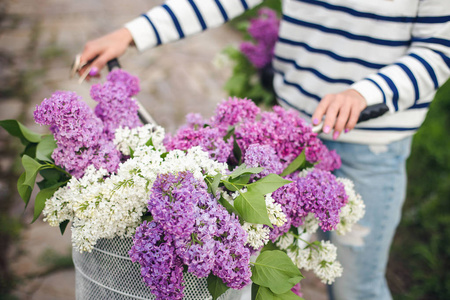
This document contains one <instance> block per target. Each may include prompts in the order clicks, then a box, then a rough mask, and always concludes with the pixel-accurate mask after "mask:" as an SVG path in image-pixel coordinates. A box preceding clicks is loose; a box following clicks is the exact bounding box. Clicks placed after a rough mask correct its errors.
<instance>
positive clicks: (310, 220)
mask: <svg viewBox="0 0 450 300" xmlns="http://www.w3.org/2000/svg"><path fill="white" fill-rule="evenodd" d="M319 223H320V220H319V219H317V218H316V216H315V215H314V213H311V212H310V213H308V215H307V216H306V217H305V219H304V221H303V225H302V226H300V227H299V232H304V233H307V234H313V233H315V232H316V231H317V229H319Z"/></svg>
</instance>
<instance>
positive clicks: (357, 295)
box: [324, 137, 411, 300]
mask: <svg viewBox="0 0 450 300" xmlns="http://www.w3.org/2000/svg"><path fill="white" fill-rule="evenodd" d="M324 143H325V144H326V146H327V147H328V148H329V149H335V150H336V151H337V153H338V154H339V155H340V156H341V159H342V167H341V168H340V169H339V170H337V171H336V172H335V175H336V176H338V177H346V178H349V179H351V180H353V182H354V183H355V189H356V191H357V192H358V193H360V194H361V196H362V198H363V200H364V203H365V205H366V213H365V216H364V217H363V219H361V220H360V221H359V222H358V224H356V225H355V227H354V228H353V230H352V232H350V233H347V234H346V235H344V236H340V235H338V234H337V233H335V232H332V233H331V234H330V239H331V242H332V243H333V244H335V245H336V246H337V247H338V260H339V261H340V262H341V264H342V266H343V268H344V273H343V276H342V277H340V278H338V279H337V280H336V282H335V283H334V284H333V285H332V286H331V299H332V300H375V299H376V300H389V299H392V296H391V293H390V291H389V288H388V286H387V282H386V278H385V272H386V265H387V261H388V256H389V249H390V245H391V242H392V239H393V237H394V233H395V230H396V228H397V225H398V223H399V221H400V218H401V209H402V205H403V202H404V199H405V192H406V169H405V162H406V159H407V158H408V156H409V153H410V146H411V137H408V138H405V139H402V140H400V141H396V142H393V143H391V144H388V145H381V146H380V145H376V146H375V145H373V146H370V145H361V144H351V143H342V142H334V141H324Z"/></svg>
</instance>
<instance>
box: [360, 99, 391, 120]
mask: <svg viewBox="0 0 450 300" xmlns="http://www.w3.org/2000/svg"><path fill="white" fill-rule="evenodd" d="M388 111H389V107H387V105H386V104H384V103H380V104H375V105H371V106H367V107H366V108H365V109H364V110H363V111H362V112H361V114H360V115H359V119H358V122H357V123H360V122H363V121H367V120H370V119H375V118H378V117H380V116H382V115H384V114H385V113H386V112H388Z"/></svg>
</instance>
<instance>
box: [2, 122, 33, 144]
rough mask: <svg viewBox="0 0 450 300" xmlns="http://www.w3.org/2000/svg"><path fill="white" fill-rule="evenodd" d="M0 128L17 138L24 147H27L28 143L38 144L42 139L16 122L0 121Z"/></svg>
mask: <svg viewBox="0 0 450 300" xmlns="http://www.w3.org/2000/svg"><path fill="white" fill-rule="evenodd" d="M0 126H2V127H3V128H4V129H5V130H6V131H8V133H9V134H10V135H12V136H15V137H18V138H19V139H20V141H21V142H22V144H24V145H28V144H29V143H38V142H40V141H41V138H42V136H41V135H40V134H38V133H36V132H33V131H31V130H29V129H28V128H26V127H25V126H24V125H23V124H22V123H20V122H18V121H16V120H1V121H0Z"/></svg>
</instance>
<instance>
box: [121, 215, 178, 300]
mask: <svg viewBox="0 0 450 300" xmlns="http://www.w3.org/2000/svg"><path fill="white" fill-rule="evenodd" d="M133 243H134V244H133V246H132V247H131V250H130V251H129V252H128V253H129V255H130V258H131V260H132V261H133V262H138V263H139V264H140V265H141V275H142V278H143V280H144V282H145V284H146V285H147V286H148V287H150V289H151V291H152V293H153V294H154V295H155V296H156V298H157V299H182V298H183V289H184V284H183V264H182V261H181V259H180V258H179V257H178V256H177V255H176V254H175V245H174V240H173V238H172V236H170V235H167V234H165V232H164V229H163V228H162V226H161V224H160V223H157V222H151V223H148V222H147V221H144V222H143V223H142V224H141V225H140V226H139V227H138V228H137V229H136V233H135V235H134V237H133Z"/></svg>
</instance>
